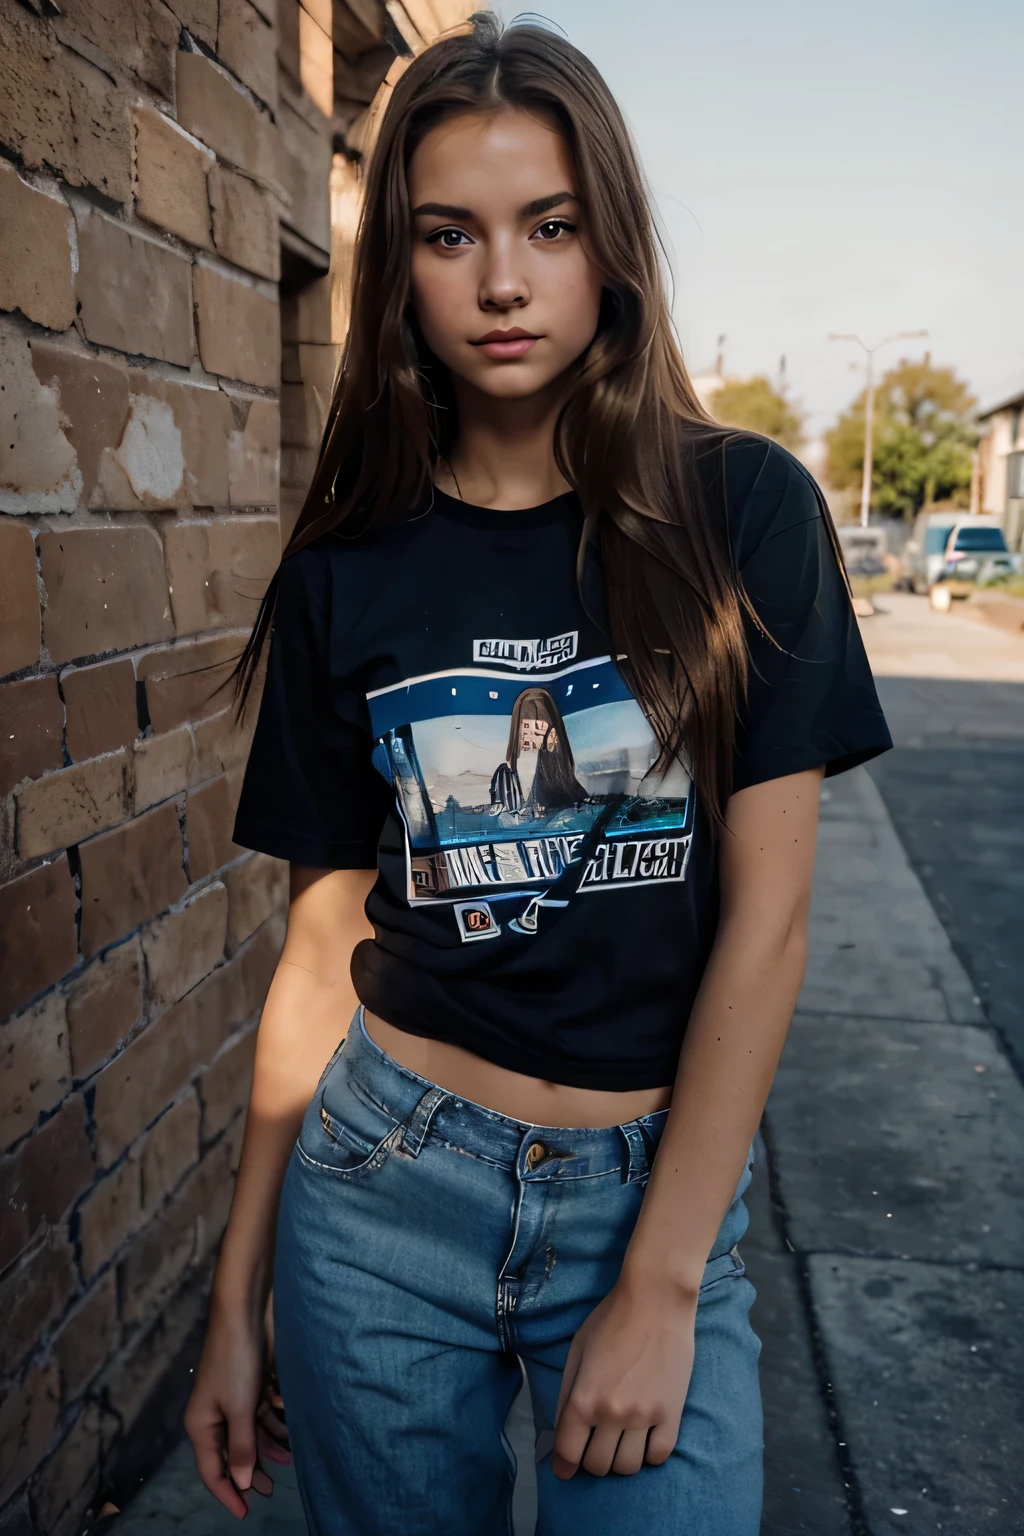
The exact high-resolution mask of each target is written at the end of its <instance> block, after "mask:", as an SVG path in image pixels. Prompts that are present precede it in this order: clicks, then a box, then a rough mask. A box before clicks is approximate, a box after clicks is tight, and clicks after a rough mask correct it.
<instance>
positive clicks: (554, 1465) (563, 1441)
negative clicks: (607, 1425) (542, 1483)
mask: <svg viewBox="0 0 1024 1536" xmlns="http://www.w3.org/2000/svg"><path fill="white" fill-rule="evenodd" d="M593 1427H594V1426H593V1424H592V1423H591V1420H590V1416H589V1414H587V1415H584V1414H583V1413H581V1412H580V1410H579V1408H578V1407H577V1406H576V1404H575V1403H574V1402H573V1400H572V1398H571V1397H570V1398H569V1401H568V1402H567V1403H566V1404H565V1406H564V1407H563V1408H562V1411H561V1412H560V1414H559V1415H558V1420H557V1423H556V1424H555V1443H554V1446H553V1448H552V1451H551V1470H552V1472H554V1474H555V1476H556V1477H561V1478H563V1479H564V1478H570V1477H572V1476H573V1474H574V1473H575V1471H576V1469H577V1467H578V1466H579V1464H580V1462H581V1461H582V1460H583V1453H584V1451H585V1450H586V1449H587V1444H588V1442H589V1440H590V1435H591V1431H592V1429H593Z"/></svg>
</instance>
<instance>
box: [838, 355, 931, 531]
mask: <svg viewBox="0 0 1024 1536" xmlns="http://www.w3.org/2000/svg"><path fill="white" fill-rule="evenodd" d="M927 335H928V332H927V331H896V332H895V333H894V334H893V335H892V336H883V337H882V340H881V341H876V342H875V345H874V346H873V347H869V346H868V345H867V343H866V342H864V341H861V339H860V337H859V336H851V335H848V334H846V333H843V334H839V333H838V332H836V331H829V333H828V339H829V341H855V342H856V343H857V345H858V347H860V348H862V350H863V352H864V356H865V358H866V360H867V361H866V365H865V366H866V371H867V389H866V392H865V397H864V475H863V478H862V480H861V486H860V525H861V527H862V528H866V527H867V526H868V512H869V510H870V508H871V474H872V470H873V467H874V464H873V457H874V446H875V445H874V435H875V369H874V363H875V353H876V352H877V351H878V350H879V348H880V347H887V346H888V345H889V343H890V341H914V340H916V339H917V338H918V337H919V336H927Z"/></svg>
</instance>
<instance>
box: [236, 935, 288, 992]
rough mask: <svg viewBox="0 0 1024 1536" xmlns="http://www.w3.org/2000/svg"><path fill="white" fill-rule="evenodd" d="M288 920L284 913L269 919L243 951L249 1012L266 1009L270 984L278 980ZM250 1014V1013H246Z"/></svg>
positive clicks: (244, 981) (240, 956) (243, 986)
mask: <svg viewBox="0 0 1024 1536" xmlns="http://www.w3.org/2000/svg"><path fill="white" fill-rule="evenodd" d="M284 931H285V920H284V915H283V914H277V913H275V915H274V916H273V917H272V918H269V919H268V921H267V922H266V923H264V925H263V927H262V928H260V929H259V930H258V932H256V933H255V934H254V935H253V936H252V938H251V939H249V940H248V942H247V943H246V945H245V948H244V949H242V950H240V951H239V958H240V959H241V965H242V992H243V998H244V1003H245V1006H246V1007H247V1009H248V1012H249V1013H252V1012H254V1011H255V1010H256V1009H257V1008H262V1007H263V1004H264V1002H265V1001H266V997H267V992H268V991H269V989H270V983H271V982H272V981H273V979H274V971H275V970H276V969H277V962H278V960H279V959H280V958H281V950H282V948H283V946H284ZM243 1017H247V1015H243Z"/></svg>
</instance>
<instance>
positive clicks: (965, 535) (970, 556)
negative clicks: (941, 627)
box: [928, 517, 1020, 611]
mask: <svg viewBox="0 0 1024 1536" xmlns="http://www.w3.org/2000/svg"><path fill="white" fill-rule="evenodd" d="M1019 566H1020V557H1019V556H1014V555H1011V554H1010V551H1009V550H1008V549H1007V547H1006V539H1005V538H1004V536H1003V530H1002V528H1001V527H1000V525H999V523H998V522H997V521H996V519H995V518H987V519H982V518H980V517H970V518H964V519H962V520H961V521H959V522H957V523H955V524H954V525H953V528H952V529H951V530H950V533H949V535H948V537H947V539H946V547H945V550H944V551H943V562H942V567H941V569H940V570H939V571H938V573H937V575H936V576H935V579H934V580H933V582H932V584H931V586H930V587H929V589H928V591H929V596H930V598H931V601H932V607H933V608H937V609H939V610H941V611H948V609H949V607H950V605H951V603H952V601H953V599H954V598H955V597H969V596H970V594H971V592H972V591H973V590H974V588H975V587H984V586H989V585H991V584H994V583H997V582H1000V581H1005V580H1007V578H1008V577H1010V576H1012V575H1014V574H1015V572H1016V571H1017V570H1018V569H1019Z"/></svg>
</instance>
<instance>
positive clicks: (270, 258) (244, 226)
mask: <svg viewBox="0 0 1024 1536" xmlns="http://www.w3.org/2000/svg"><path fill="white" fill-rule="evenodd" d="M261 25H262V23H261ZM209 186H210V207H211V209H212V211H213V239H214V244H215V245H216V247H217V250H218V251H219V253H220V254H221V256H223V257H224V259H225V261H231V262H234V264H235V266H236V267H244V269H245V270H246V272H255V273H256V275H257V277H267V278H270V279H271V281H272V282H275V283H276V282H277V280H278V278H279V277H280V275H281V243H280V240H279V237H278V229H277V207H276V205H275V203H274V201H273V198H272V194H271V193H269V192H267V191H266V189H265V188H263V187H261V186H260V185H259V184H258V183H257V182H255V181H251V180H250V179H249V177H248V176H242V175H241V174H240V173H239V172H238V171H230V170H228V169H227V168H226V167H224V166H216V167H215V168H214V169H213V170H212V171H211V172H210V179H209Z"/></svg>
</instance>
